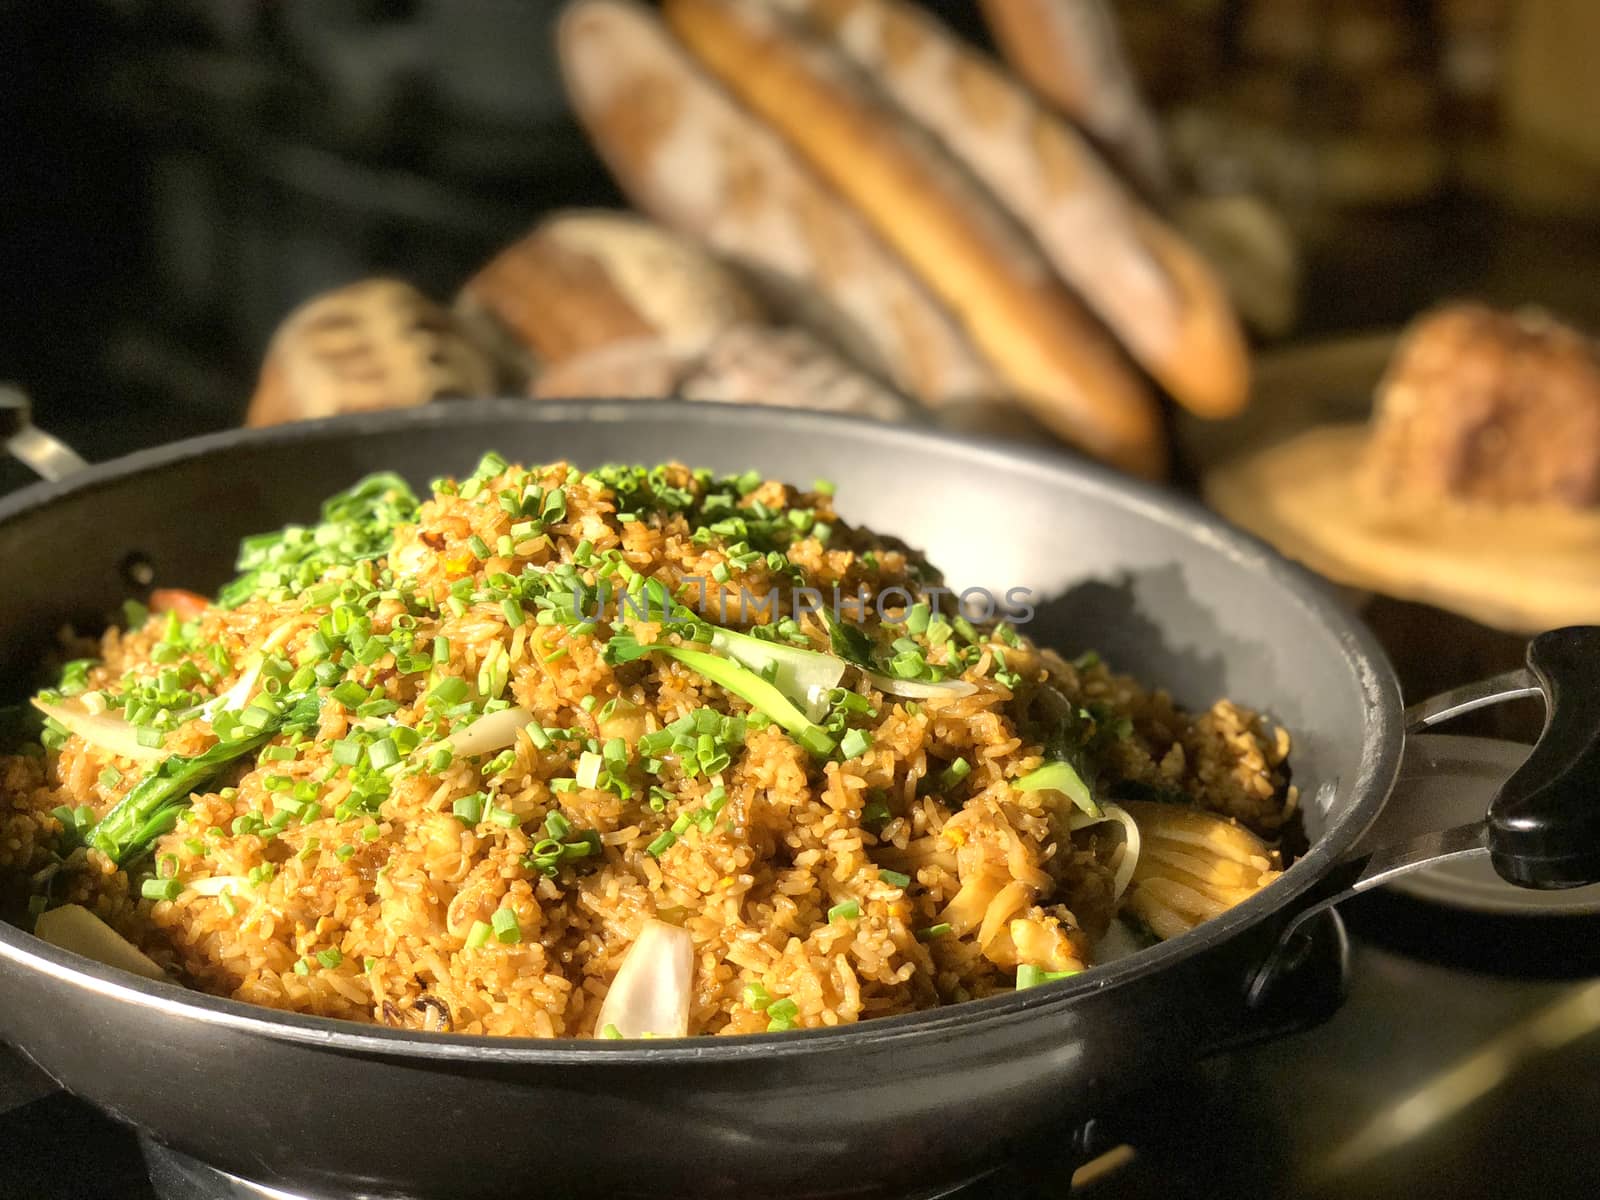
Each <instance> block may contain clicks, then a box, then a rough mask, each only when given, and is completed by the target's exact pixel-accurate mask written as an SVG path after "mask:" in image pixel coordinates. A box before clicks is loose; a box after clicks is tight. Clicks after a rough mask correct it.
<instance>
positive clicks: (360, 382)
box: [245, 279, 500, 425]
mask: <svg viewBox="0 0 1600 1200" xmlns="http://www.w3.org/2000/svg"><path fill="white" fill-rule="evenodd" d="M499 385H500V379H499V377H498V374H497V372H496V369H495V365H494V362H493V360H492V358H491V356H490V355H489V354H488V353H487V352H486V351H485V350H483V349H482V348H481V347H480V346H478V345H477V344H476V343H474V342H473V341H472V339H471V338H470V337H469V336H468V334H467V333H466V331H465V330H464V329H463V328H462V327H461V325H460V324H459V322H458V321H457V320H456V318H455V317H453V316H452V315H451V314H450V313H448V312H446V311H445V310H444V309H442V308H440V307H439V306H438V305H437V304H435V303H433V301H431V300H429V299H428V298H427V297H426V296H424V295H423V294H422V293H421V292H419V291H417V290H416V288H414V287H412V286H411V285H410V284H408V283H401V282H399V281H398V280H393V279H370V280H365V281H363V282H361V283H353V284H350V285H349V286H348V287H342V288H339V289H338V290H337V291H332V292H328V293H326V294H324V295H321V296H318V297H316V298H315V299H313V300H311V301H309V302H307V303H306V304H303V305H301V306H300V307H299V308H297V309H295V310H294V311H293V312H292V313H290V314H289V315H288V317H286V318H285V319H284V322H283V324H282V325H280V326H279V327H278V331H277V332H276V333H275V334H273V337H272V342H271V344H270V345H269V346H268V347H267V355H266V359H265V361H264V362H263V364H262V367H261V380H260V383H259V384H258V385H257V387H256V393H255V396H254V397H253V398H252V399H251V401H250V407H249V409H248V411H247V412H246V414H245V423H246V424H247V425H276V424H280V423H282V422H285V421H306V420H311V419H313V418H316V417H331V416H335V415H337V414H338V413H347V412H365V411H369V410H374V409H385V408H412V407H415V406H416V405H419V404H426V403H427V402H428V401H429V400H433V399H436V398H438V397H441V396H458V397H460V396H492V395H494V394H495V392H496V391H498V390H499Z"/></svg>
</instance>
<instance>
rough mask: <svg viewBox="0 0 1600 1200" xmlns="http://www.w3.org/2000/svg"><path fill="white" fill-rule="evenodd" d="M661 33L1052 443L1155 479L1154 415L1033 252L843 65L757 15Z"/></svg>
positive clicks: (697, 1) (719, 15)
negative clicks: (852, 225)
mask: <svg viewBox="0 0 1600 1200" xmlns="http://www.w3.org/2000/svg"><path fill="white" fill-rule="evenodd" d="M665 11H666V15H667V21H668V24H669V25H670V26H671V27H672V29H673V30H674V32H676V33H677V34H678V36H679V37H680V38H682V39H683V41H684V43H685V44H686V45H687V46H688V47H689V49H690V50H691V51H692V52H693V53H694V54H695V56H696V57H697V58H698V59H699V60H700V61H701V62H703V63H704V64H705V65H706V66H707V67H708V68H709V69H710V70H711V72H712V73H713V74H715V75H716V76H717V77H718V78H720V79H722V80H723V81H724V82H725V83H726V84H727V86H728V88H729V89H730V90H731V91H732V92H733V93H734V94H735V95H736V96H738V98H739V99H740V100H742V101H743V102H744V103H745V105H746V106H747V107H749V108H750V109H751V110H752V111H754V112H755V113H756V114H757V115H758V116H760V117H761V118H762V119H764V120H766V121H767V122H769V123H770V124H771V125H772V126H773V127H774V128H776V129H777V130H778V131H779V132H780V133H781V134H783V136H784V137H785V138H787V139H788V141H789V142H790V144H791V145H793V146H794V148H795V149H796V150H797V151H798V152H799V153H800V154H801V155H803V156H804V157H805V159H806V160H807V161H808V162H810V163H811V164H812V165H813V166H814V167H815V168H816V170H817V172H818V173H819V174H820V175H822V176H823V177H824V178H825V179H826V180H827V181H828V183H830V184H831V185H832V186H833V187H834V188H835V189H836V190H837V191H838V192H839V193H841V194H842V195H843V196H844V197H845V198H846V199H847V200H849V201H850V202H851V203H852V204H853V205H854V206H855V207H856V209H857V210H858V211H859V212H861V214H862V215H863V216H864V217H866V219H867V220H868V221H869V222H870V223H871V224H872V226H873V227H874V228H875V229H876V230H877V231H878V234H879V236H881V237H882V238H883V239H884V240H885V241H886V242H888V243H889V244H890V245H891V246H893V247H894V248H895V250H897V251H898V252H899V253H900V255H901V256H902V257H903V258H904V259H905V260H906V262H908V263H909V264H910V265H911V266H912V268H913V269H914V270H915V271H916V272H917V273H918V275H919V276H920V277H921V278H922V279H923V281H924V282H925V283H926V284H927V285H928V286H929V287H930V288H931V289H932V290H933V292H934V293H935V294H936V295H937V296H939V297H940V298H941V299H942V300H944V302H945V303H946V304H948V305H949V306H950V307H951V308H952V309H953V310H954V311H955V312H956V314H957V316H958V318H959V319H960V320H961V322H962V325H963V327H964V328H965V329H966V330H967V332H968V334H969V335H970V336H971V337H972V340H973V342H974V343H975V344H976V345H977V346H978V347H979V349H980V350H982V351H983V353H984V354H985V355H986V356H987V357H988V359H989V361H990V363H991V364H993V366H994V367H995V368H996V369H997V370H998V371H999V372H1000V373H1001V375H1002V377H1003V378H1004V379H1005V380H1006V382H1007V383H1008V384H1009V385H1010V386H1011V388H1012V389H1013V390H1014V391H1015V392H1016V394H1017V395H1018V397H1019V398H1020V399H1022V400H1023V401H1024V402H1026V403H1028V404H1030V405H1031V406H1032V407H1033V408H1034V410H1035V411H1036V412H1037V414H1038V415H1039V417H1040V419H1041V420H1043V421H1044V422H1046V423H1047V424H1048V425H1049V426H1050V427H1051V428H1052V429H1053V430H1055V431H1056V433H1057V434H1058V435H1060V436H1062V437H1064V438H1066V439H1067V440H1069V441H1071V442H1073V443H1074V444H1076V445H1078V446H1079V447H1081V448H1083V449H1085V450H1087V451H1088V452H1089V453H1091V454H1094V455H1096V456H1097V457H1100V458H1103V459H1106V460H1107V461H1110V462H1113V463H1115V464H1117V465H1119V466H1121V467H1123V468H1125V469H1128V470H1132V471H1136V472H1140V473H1143V474H1150V475H1154V474H1159V473H1160V472H1161V471H1162V469H1163V468H1164V465H1165V443H1164V440H1163V431H1162V428H1161V423H1160V417H1159V411H1158V409H1157V408H1156V405H1155V403H1154V401H1153V400H1152V398H1151V397H1150V395H1149V393H1148V392H1147V390H1146V389H1145V387H1144V385H1143V382H1142V380H1140V379H1139V377H1138V376H1137V374H1136V373H1135V372H1134V371H1133V370H1132V369H1131V367H1130V366H1129V364H1128V363H1127V362H1126V361H1125V360H1124V359H1123V357H1122V356H1121V354H1120V352H1119V351H1118V349H1117V347H1116V346H1115V344H1114V343H1113V342H1112V341H1111V339H1110V338H1109V337H1108V336H1107V335H1106V334H1105V332H1104V330H1103V329H1102V328H1101V327H1100V326H1099V325H1098V324H1097V323H1096V322H1095V321H1094V319H1093V318H1092V317H1091V316H1090V315H1089V314H1088V313H1087V312H1086V311H1085V310H1084V308H1083V307H1082V306H1081V305H1080V304H1079V302H1078V301H1077V300H1076V299H1075V298H1074V297H1073V296H1072V295H1071V294H1070V293H1069V292H1068V291H1067V289H1066V288H1065V286H1064V285H1063V284H1061V282H1060V281H1059V280H1058V279H1057V278H1056V277H1055V275H1054V273H1053V272H1052V271H1051V269H1050V267H1049V264H1048V263H1046V262H1045V260H1044V259H1043V258H1042V257H1041V256H1040V254H1039V252H1038V250H1037V248H1036V247H1035V246H1034V245H1033V244H1032V243H1031V242H1030V241H1029V240H1028V239H1027V237H1026V235H1025V234H1024V233H1023V232H1022V231H1021V230H1020V229H1019V228H1017V227H1016V226H1015V225H1014V224H1013V223H1012V222H1011V220H1010V219H1009V218H1008V217H1007V216H1006V215H1005V214H1004V213H1003V212H1002V211H1000V209H999V208H998V207H997V206H996V204H995V202H994V201H993V199H992V198H991V197H989V196H988V195H987V194H986V193H985V192H984V191H983V190H982V189H981V188H979V187H978V186H976V185H975V184H974V183H973V181H972V180H971V178H970V177H969V176H967V175H966V174H965V173H964V172H963V171H962V170H961V168H960V167H959V166H958V165H957V164H956V163H955V162H954V161H952V160H951V159H950V158H949V156H948V155H947V154H945V153H944V152H943V151H942V150H941V149H940V148H939V146H938V144H937V143H936V142H934V141H933V140H932V138H931V137H930V136H929V135H927V134H926V133H925V131H923V130H922V129H921V128H920V127H919V126H917V125H916V124H915V123H914V122H911V121H907V120H906V119H904V117H903V116H902V115H901V114H899V113H898V112H897V111H895V109H894V108H893V107H892V106H891V105H889V104H887V103H886V102H884V101H883V100H882V98H881V97H880V95H879V94H878V93H877V91H876V90H875V89H874V88H873V86H872V85H871V83H870V82H869V81H868V79H867V78H866V77H865V76H864V75H863V74H861V73H860V72H859V71H858V70H856V69H855V68H854V67H853V66H852V64H851V63H850V62H849V60H848V59H846V58H845V57H844V56H843V55H841V54H840V53H838V52H837V51H835V50H833V49H832V48H831V47H829V46H828V45H827V44H826V43H824V42H822V41H821V40H819V39H818V38H816V37H814V36H813V35H811V34H810V33H809V32H807V31H806V30H805V29H804V28H803V27H801V26H800V25H798V24H797V23H795V22H793V21H790V20H787V19H786V18H785V17H784V15H783V14H782V13H780V12H777V11H775V10H774V9H772V8H770V7H767V6H765V5H754V4H740V3H735V2H734V0H668V3H667V5H666V10H665Z"/></svg>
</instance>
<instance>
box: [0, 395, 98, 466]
mask: <svg viewBox="0 0 1600 1200" xmlns="http://www.w3.org/2000/svg"><path fill="white" fill-rule="evenodd" d="M0 445H3V446H4V447H5V451H6V453H7V454H9V455H11V457H13V458H15V459H17V460H18V461H19V462H21V463H22V464H23V465H25V466H27V467H30V468H32V469H33V471H34V473H35V474H37V475H38V476H39V477H40V478H41V479H45V480H48V481H50V482H51V483H54V482H55V481H56V480H58V479H65V478H66V477H67V476H68V475H76V474H77V473H78V472H79V471H82V470H84V469H85V468H87V467H88V465H89V464H88V463H86V462H85V461H84V460H83V459H82V458H81V457H80V456H79V455H78V452H77V451H76V450H74V449H73V448H72V447H71V446H69V445H67V444H66V443H65V442H63V441H62V440H61V439H60V438H58V437H54V436H52V435H51V434H48V433H46V432H45V431H44V430H42V429H40V428H39V427H38V426H37V425H35V424H34V423H33V402H32V401H31V400H29V399H28V396H27V393H25V392H23V391H22V390H21V389H19V388H15V387H12V386H11V385H9V384H0Z"/></svg>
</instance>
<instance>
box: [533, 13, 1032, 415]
mask: <svg viewBox="0 0 1600 1200" xmlns="http://www.w3.org/2000/svg"><path fill="white" fill-rule="evenodd" d="M558 42H559V49H560V58H561V67H562V74H563V76H564V79H565V82H566V87H567V91H568V94H569V96H570V97H571V100H572V104H573V108H574V110H575V111H576V113H577V116H578V118H579V120H580V121H581V122H582V123H583V124H584V126H585V127H586V128H587V129H588V131H589V134H590V136H591V137H592V139H593V140H594V143H595V147H596V149H597V150H598V151H599V153H600V156H601V157H602V158H603V159H604V160H605V161H606V163H607V165H608V166H609V167H610V169H611V172H612V174H613V175H614V176H616V179H617V181H618V183H619V184H620V185H621V187H622V189H623V191H624V192H626V193H627V195H628V196H629V198H630V199H631V200H632V201H633V203H634V204H635V205H637V206H638V207H639V208H640V209H642V210H644V211H645V212H647V213H649V214H651V215H652V216H654V217H655V218H656V219H658V220H660V221H661V222H662V223H663V224H665V225H668V226H670V227H671V228H673V229H676V230H679V231H680V232H682V233H685V234H687V235H690V236H693V237H697V238H700V239H702V240H703V241H705V242H706V243H707V244H708V245H709V246H710V247H711V248H712V249H713V250H715V251H716V252H717V253H718V254H720V255H721V256H723V257H724V258H725V259H727V260H728V261H730V262H731V263H732V264H733V265H735V266H736V267H738V268H740V269H741V270H742V271H744V272H746V273H747V274H748V275H749V277H750V278H751V279H752V280H754V281H755V282H756V283H757V284H758V285H759V287H760V289H761V292H762V297H763V299H766V300H768V301H769V302H770V303H771V304H773V306H774V307H776V308H778V309H780V310H782V312H781V314H780V315H786V316H789V317H797V318H799V319H801V320H803V321H806V322H809V323H813V324H815V325H816V326H818V327H819V328H820V329H821V331H822V332H823V333H824V334H826V335H827V336H828V337H829V338H830V340H833V341H834V342H835V343H836V344H838V345H840V346H841V348H843V349H844V350H845V351H846V352H847V353H849V354H850V356H851V357H853V358H855V359H857V360H858V361H860V362H862V363H863V364H864V365H866V366H867V367H868V368H869V369H871V370H873V371H875V372H876V373H878V374H881V375H882V376H884V377H885V378H887V379H889V380H890V381H891V382H893V383H894V384H895V385H896V386H897V387H898V388H899V389H900V390H901V391H903V392H906V393H907V394H909V395H912V396H914V397H916V398H917V399H920V400H922V401H923V402H924V403H927V404H929V405H932V406H938V405H940V404H943V403H946V402H950V401H954V400H966V399H970V398H972V397H981V396H985V395H992V394H994V393H996V392H997V391H998V390H1000V387H1001V385H1000V383H999V381H998V379H997V377H996V375H995V374H994V373H993V372H992V371H991V370H990V369H989V367H988V366H987V364H986V363H985V362H984V361H983V358H982V356H980V355H979V354H978V353H977V351H976V350H974V349H973V347H972V346H971V344H970V342H969V341H968V340H967V338H966V336H965V335H964V334H963V333H962V332H961V330H960V329H959V327H958V326H957V325H956V324H955V322H954V321H953V320H952V319H951V317H950V315H949V314H948V313H946V312H945V311H944V310H943V309H942V308H941V307H940V306H939V304H938V303H937V302H936V301H935V300H934V299H933V298H932V297H931V296H930V295H929V294H928V292H927V290H926V289H925V288H924V287H923V286H922V284H921V283H919V282H918V281H917V279H916V278H915V276H914V275H912V273H911V272H910V271H908V270H907V269H906V267H905V266H904V264H902V263H901V262H900V261H899V260H898V259H896V258H895V257H894V255H893V254H892V253H890V252H889V251H888V250H887V249H886V248H885V247H884V246H883V245H882V243H881V242H879V241H878V239H877V238H876V237H875V236H874V235H873V234H872V233H871V231H870V230H869V229H868V228H867V225H866V223H865V222H863V221H862V220H861V219H860V217H858V216H857V215H856V214H855V213H854V212H852V211H851V210H850V209H849V207H848V206H847V205H845V204H843V203H842V202H840V201H839V199H838V198H837V197H836V196H834V195H832V194H830V193H829V192H828V191H827V189H826V188H825V187H824V186H823V185H822V184H821V182H820V181H818V180H817V178H816V177H815V175H814V174H813V173H812V172H811V171H810V170H809V169H808V168H807V167H806V166H805V165H804V164H803V163H801V162H800V161H799V160H798V159H797V158H796V157H795V156H794V154H793V153H792V152H791V151H790V150H789V148H788V147H787V146H785V145H784V144H783V142H782V140H781V139H779V138H778V137H777V136H776V135H775V134H774V133H773V132H772V131H771V130H770V129H768V128H767V127H766V126H765V125H763V124H762V123H761V122H760V121H758V120H756V119H755V118H753V117H751V116H750V114H749V113H747V112H745V111H744V110H742V109H741V108H739V106H738V105H736V104H735V103H734V102H733V101H732V100H731V99H730V98H729V97H728V95H727V93H726V92H725V91H724V90H723V89H722V88H721V87H719V86H718V85H717V84H716V83H715V82H714V81H712V80H711V79H709V78H708V77H707V76H706V75H705V74H704V73H703V72H702V71H700V70H699V69H698V68H697V67H696V66H695V65H694V63H693V61H692V60H691V59H690V58H689V56H688V55H687V54H685V53H684V51H683V49H682V48H681V47H680V46H679V45H678V44H677V43H676V42H675V41H674V40H673V38H672V37H671V35H670V34H668V33H667V31H666V29H665V28H664V27H663V26H662V24H661V22H660V20H659V19H658V18H657V17H656V16H655V15H654V14H653V13H652V12H650V10H648V9H646V8H645V7H643V6H642V5H640V4H636V3H631V2H629V0H580V2H579V3H576V4H573V5H570V6H569V7H568V9H567V10H566V12H565V13H564V14H563V16H562V20H561V23H560V27H559V31H558Z"/></svg>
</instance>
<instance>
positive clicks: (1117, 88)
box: [982, 0, 1172, 195]
mask: <svg viewBox="0 0 1600 1200" xmlns="http://www.w3.org/2000/svg"><path fill="white" fill-rule="evenodd" d="M982 3H983V13H984V17H985V19H986V20H987V21H988V24H989V29H990V31H991V32H993V34H994V38H995V42H996V43H997V44H998V45H999V47H1000V51H1001V53H1002V54H1004V55H1005V57H1006V60H1007V61H1008V62H1010V63H1011V65H1012V66H1014V67H1015V68H1016V69H1017V74H1018V75H1020V76H1021V77H1022V80H1023V82H1025V83H1026V84H1027V85H1028V86H1029V87H1031V88H1033V90H1034V91H1036V92H1038V93H1039V95H1041V96H1043V97H1044V98H1045V99H1046V100H1048V101H1050V103H1052V104H1054V105H1055V106H1056V107H1057V108H1059V109H1060V110H1061V111H1062V112H1064V113H1066V115H1067V116H1069V117H1071V118H1072V120H1073V121H1074V122H1076V123H1077V124H1078V125H1079V126H1081V127H1082V128H1083V129H1085V130H1087V131H1088V132H1089V133H1090V134H1091V135H1092V136H1093V137H1094V138H1095V140H1096V141H1098V142H1099V143H1100V144H1101V145H1102V146H1104V147H1105V148H1106V149H1107V150H1109V151H1110V152H1111V154H1112V156H1113V157H1114V158H1115V159H1116V160H1117V162H1118V163H1119V164H1120V165H1121V166H1122V168H1123V169H1124V170H1125V171H1127V172H1128V174H1129V176H1130V177H1131V178H1132V179H1133V180H1134V181H1135V182H1136V183H1138V184H1139V186H1140V187H1142V188H1143V189H1144V190H1146V191H1148V192H1150V193H1152V194H1153V195H1162V194H1164V193H1166V192H1168V191H1170V190H1171V186H1172V173H1171V170H1170V168H1169V166H1168V162H1167V154H1166V149H1165V147H1164V146H1163V144H1162V140H1161V130H1160V127H1159V126H1158V125H1157V124H1156V119H1155V117H1154V116H1153V115H1152V114H1151V112H1150V110H1149V109H1148V108H1146V107H1145V103H1144V100H1143V98H1142V97H1141V96H1140V95H1139V88H1138V85H1137V83H1136V82H1135V81H1134V78H1133V71H1132V70H1131V69H1130V68H1129V66H1128V60H1127V58H1126V56H1125V55H1124V54H1123V50H1122V43H1121V40H1120V38H1119V37H1118V36H1117V25H1116V18H1115V17H1114V16H1113V14H1112V12H1111V10H1110V8H1109V7H1108V5H1107V0H982Z"/></svg>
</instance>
